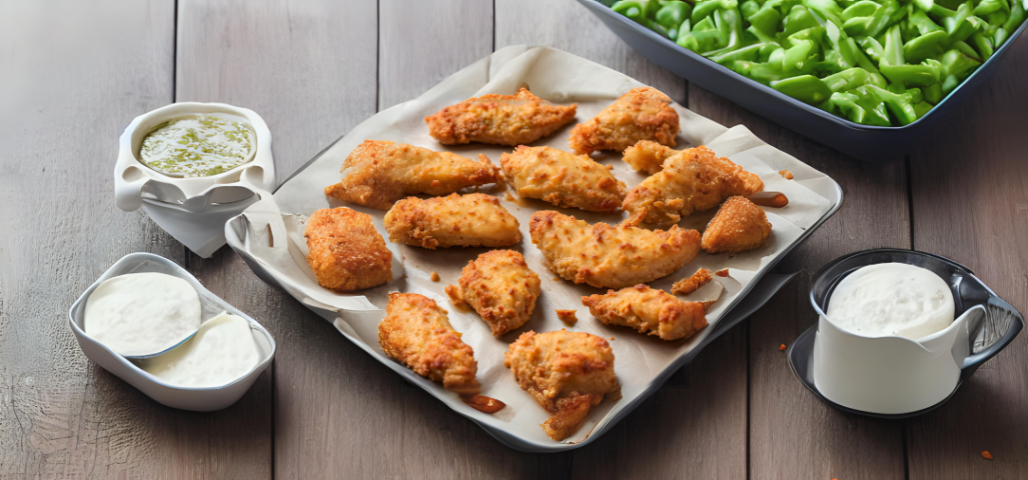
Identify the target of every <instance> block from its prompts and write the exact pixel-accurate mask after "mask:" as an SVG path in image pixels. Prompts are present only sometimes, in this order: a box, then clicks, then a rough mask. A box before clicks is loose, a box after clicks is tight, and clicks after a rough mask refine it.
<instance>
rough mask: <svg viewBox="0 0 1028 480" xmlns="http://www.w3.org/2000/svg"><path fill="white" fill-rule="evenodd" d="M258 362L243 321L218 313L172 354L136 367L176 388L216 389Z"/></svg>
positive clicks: (254, 346)
mask: <svg viewBox="0 0 1028 480" xmlns="http://www.w3.org/2000/svg"><path fill="white" fill-rule="evenodd" d="M259 361H260V354H259V353H258V352H257V342H255V341H254V339H253V333H251V332H250V322H247V321H246V319H243V318H240V317H237V316H235V315H231V314H228V313H221V314H220V315H218V316H216V317H214V318H212V319H210V320H207V321H206V322H204V323H203V325H201V326H200V331H199V332H197V333H196V336H194V337H193V338H191V339H189V341H187V342H186V343H183V344H182V345H180V346H178V347H176V348H175V349H174V350H172V351H170V352H168V353H165V354H164V355H160V356H157V357H153V358H147V359H145V360H142V361H141V362H140V367H141V368H142V369H143V370H146V371H147V372H148V373H150V374H151V375H153V376H155V377H157V378H160V379H161V380H163V381H164V382H165V383H167V384H169V385H174V386H177V387H220V386H222V385H226V384H229V383H232V381H234V380H236V379H238V378H241V377H242V376H244V375H246V374H247V373H250V371H251V370H253V367H255V366H256V365H257V363H258V362H259Z"/></svg>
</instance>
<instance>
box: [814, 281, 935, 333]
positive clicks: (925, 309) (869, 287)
mask: <svg viewBox="0 0 1028 480" xmlns="http://www.w3.org/2000/svg"><path fill="white" fill-rule="evenodd" d="M953 315H954V306H953V293H952V292H951V291H950V288H949V285H947V284H946V282H945V281H943V279H942V278H940V277H939V276H938V275H936V274H935V273H932V271H931V270H927V269H924V268H921V267H916V266H914V265H907V264H905V263H882V264H878V265H869V266H866V267H863V268H860V269H858V270H857V271H855V272H853V273H851V274H850V275H849V276H847V277H846V278H844V279H842V281H841V282H839V285H837V286H836V287H835V291H834V292H833V293H832V296H831V298H830V299H829V304H828V312H827V316H828V320H829V321H831V322H832V324H834V325H835V326H836V327H839V328H840V329H842V330H845V331H847V332H850V333H854V334H857V335H862V336H865V337H888V336H896V337H904V338H909V339H911V340H918V339H921V338H924V337H926V336H928V335H931V334H933V333H936V332H939V331H942V330H945V329H946V327H949V326H950V324H952V323H953Z"/></svg>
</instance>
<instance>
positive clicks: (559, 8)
mask: <svg viewBox="0 0 1028 480" xmlns="http://www.w3.org/2000/svg"><path fill="white" fill-rule="evenodd" d="M513 44H537V45H549V46H553V47H556V48H560V49H563V50H566V51H568V52H571V53H574V54H577V55H580V56H583V57H585V58H588V59H591V60H593V61H596V62H598V63H601V64H603V65H606V66H609V67H611V68H614V69H617V70H619V71H621V72H624V73H626V74H628V75H630V76H632V77H634V78H636V79H638V80H640V81H642V82H643V83H648V84H651V85H653V86H654V87H656V88H658V89H660V90H662V91H664V92H666V93H668V94H669V95H670V96H671V97H673V98H674V99H675V100H676V101H678V102H679V103H681V104H682V105H684V106H686V107H687V108H689V109H692V110H693V111H696V112H698V113H700V114H702V115H705V116H707V117H709V118H711V119H713V120H715V121H717V122H720V123H722V124H724V125H727V126H732V125H736V124H740V123H741V124H744V125H746V126H747V127H749V128H750V129H751V130H752V131H753V132H754V133H755V134H756V135H758V136H759V137H761V138H762V139H764V140H765V141H767V142H768V143H770V144H772V145H774V146H776V147H778V148H780V149H782V150H784V151H786V152H789V153H791V154H792V155H794V156H796V157H797V158H799V159H801V160H802V161H804V162H806V163H808V164H810V165H812V166H813V167H814V168H817V169H819V170H821V171H823V172H825V173H827V174H828V175H830V176H832V177H833V178H835V179H836V180H837V181H838V182H839V183H840V184H841V185H842V187H843V190H844V191H845V195H846V200H845V204H844V205H843V207H842V209H841V210H839V212H838V213H836V214H835V216H834V217H833V218H832V219H830V220H829V221H828V222H827V223H825V224H824V226H822V227H821V228H820V229H819V230H818V231H816V232H815V233H814V234H813V235H812V236H811V237H810V238H809V240H807V241H806V243H805V244H803V245H802V246H801V247H799V248H797V249H796V250H795V251H793V252H792V253H791V254H790V255H789V256H788V257H787V258H786V259H784V261H782V262H781V264H780V266H779V267H777V270H778V271H782V272H795V271H798V272H800V274H799V276H798V277H797V280H795V281H793V282H792V283H791V284H790V285H788V286H787V287H786V288H785V289H784V290H783V291H782V292H780V293H779V294H778V295H777V296H776V297H775V298H774V299H773V300H771V301H770V303H769V304H768V305H767V306H765V307H764V308H763V310H761V311H760V312H759V313H757V314H755V315H753V317H751V318H750V319H749V320H748V321H747V322H743V323H742V324H740V325H739V326H737V327H735V328H733V329H732V330H730V331H729V332H727V333H726V334H725V335H723V336H722V337H721V338H719V339H718V340H717V341H715V342H714V343H713V344H712V345H710V346H709V347H707V348H706V349H705V350H704V351H703V353H702V354H701V355H699V357H698V358H697V359H696V361H695V362H693V363H692V364H691V365H689V366H687V367H686V368H683V369H682V370H681V371H679V372H678V373H677V374H675V375H674V376H673V377H672V379H671V380H670V381H669V382H668V383H667V384H666V385H665V386H664V387H663V388H662V389H660V391H659V392H657V393H656V394H655V395H653V396H652V397H651V398H650V399H648V400H647V401H646V402H645V403H643V404H642V405H641V406H640V407H639V408H638V409H637V410H635V411H634V412H633V413H632V414H631V415H629V416H628V417H627V418H625V419H624V420H623V421H622V422H621V423H620V424H618V425H617V426H616V427H615V428H613V429H612V430H611V431H610V432H609V433H607V434H606V435H605V436H603V437H602V438H600V439H598V440H597V441H596V442H594V443H593V444H591V445H589V446H587V447H585V448H581V449H578V450H575V451H573V452H570V453H566V454H547V455H539V454H525V453H520V452H516V451H513V450H510V449H508V448H506V447H504V446H502V445H501V444H499V443H498V442H497V441H495V440H494V439H492V438H491V437H490V436H489V435H488V434H487V433H486V432H485V431H483V430H482V429H480V428H479V427H477V426H476V425H475V424H473V423H472V422H470V421H468V420H466V419H464V418H463V417H460V416H459V415H457V414H455V413H453V412H451V411H450V410H449V409H447V408H446V407H444V406H443V404H442V403H440V402H438V401H435V400H434V399H432V398H431V397H430V396H429V395H428V394H426V393H425V392H423V391H421V390H420V389H418V388H416V387H413V386H411V385H409V384H407V383H406V382H404V381H403V380H402V379H401V378H400V377H399V376H397V375H395V374H393V373H392V372H390V371H389V370H388V369H387V368H385V367H384V366H382V365H380V364H379V363H378V362H376V361H374V360H373V359H372V358H371V357H370V356H368V355H367V354H365V353H364V352H362V351H361V350H360V349H358V348H357V347H356V346H354V345H352V344H351V343H350V342H348V341H347V340H346V339H344V338H343V337H342V335H339V334H338V333H337V332H336V331H335V329H334V328H333V327H332V326H331V325H330V324H329V323H328V322H325V321H323V320H322V319H321V318H319V317H317V316H316V315H315V314H314V313H312V312H310V311H308V310H307V309H306V308H304V307H303V306H301V305H300V304H299V303H298V302H297V301H295V300H294V299H293V298H291V297H289V296H288V295H287V294H285V293H284V292H282V291H280V290H277V289H274V288H271V287H269V286H268V285H266V284H264V283H263V282H261V281H260V280H258V279H257V277H255V276H254V275H253V274H252V273H251V272H250V270H249V269H248V268H247V267H246V266H245V265H244V263H243V262H242V260H241V259H240V258H239V257H238V256H237V255H236V254H235V253H234V252H232V251H231V250H230V249H228V248H227V247H226V248H222V249H221V250H220V251H218V252H217V253H216V254H215V255H214V256H213V258H210V259H201V258H199V257H197V256H196V255H194V254H192V253H191V252H189V251H187V250H186V249H185V248H184V247H183V246H182V245H181V244H180V243H178V242H177V241H175V240H174V239H173V238H172V237H171V236H170V235H168V234H167V233H165V232H164V231H163V230H161V229H160V228H159V227H157V226H156V225H155V224H154V223H153V222H152V221H150V220H149V219H148V218H147V217H146V215H145V214H144V213H143V212H142V211H137V212H132V213H126V212H123V211H121V210H118V209H117V208H116V207H115V204H114V195H113V194H114V189H113V181H112V178H111V171H112V166H113V164H114V161H115V158H116V153H117V139H118V136H119V134H120V133H121V130H122V128H124V126H125V125H127V124H128V123H129V121H131V120H132V118H133V117H135V116H137V115H140V114H142V113H145V112H147V111H149V110H152V109H154V108H157V107H160V106H163V105H166V104H169V103H172V102H176V101H218V102H226V103H230V104H234V105H239V106H244V107H248V108H251V109H253V110H255V111H257V112H259V113H260V114H261V116H263V117H264V119H265V120H266V121H267V123H268V125H269V127H270V128H271V131H272V133H273V135H274V138H275V143H274V156H275V159H276V162H277V164H276V169H277V173H278V178H279V180H280V181H281V180H283V179H285V178H286V177H287V176H288V175H289V174H290V173H292V172H293V171H294V170H295V169H296V168H298V167H299V166H301V165H302V164H303V163H304V162H306V161H307V160H308V159H310V158H311V157H312V156H313V155H315V154H316V153H317V152H318V151H320V150H321V149H322V148H324V147H325V146H326V145H328V144H329V143H330V142H332V141H333V140H335V139H336V138H338V137H339V136H340V135H342V134H343V133H345V132H346V131H348V130H349V129H350V128H352V127H353V126H355V125H356V124H358V123H359V122H361V121H363V120H364V119H366V118H368V117H369V116H371V115H373V114H374V113H375V112H376V111H379V110H382V109H385V108H387V107H389V106H392V105H394V104H396V103H399V102H403V101H405V100H408V99H411V98H414V97H416V96H418V95H420V94H421V93H422V92H424V91H425V90H427V89H428V88H430V87H432V86H433V85H435V84H436V83H438V82H439V81H440V80H442V79H443V78H445V77H446V76H448V75H450V74H451V73H453V72H455V71H457V70H459V69H460V68H462V67H465V66H467V65H468V64H470V63H472V62H474V61H475V60H477V59H479V58H482V57H484V56H486V55H488V54H489V53H490V52H492V51H493V50H494V49H497V48H501V47H504V46H507V45H513ZM1012 50H1013V51H1012V52H1010V53H1009V54H1008V56H1007V57H1006V58H1005V59H1004V62H1003V64H1002V65H1001V66H1000V68H999V71H998V72H997V74H996V76H995V77H994V78H993V79H992V80H991V81H990V82H989V83H987V84H986V85H985V86H984V87H982V88H981V89H980V90H978V92H977V93H975V94H974V95H973V96H972V97H971V98H970V99H969V100H968V101H967V102H965V103H964V104H962V105H960V106H959V108H957V109H956V111H955V112H954V113H953V114H952V115H951V116H949V117H948V118H947V119H946V120H945V121H944V122H942V125H940V126H939V127H938V128H937V129H936V130H935V131H934V132H933V133H932V134H931V136H930V138H927V139H925V141H924V143H923V146H922V147H921V148H919V149H918V150H916V151H915V152H914V153H912V154H911V155H909V156H908V158H906V159H905V160H904V161H899V162H894V163H889V164H884V165H874V164H865V163H858V162H856V161H854V160H852V159H850V158H848V157H847V156H846V155H845V154H844V153H840V152H838V151H835V150H833V149H831V148H828V147H825V146H822V145H819V144H817V143H814V142H812V141H810V140H807V139H805V138H803V137H802V136H800V135H797V134H795V133H793V132H791V131H789V130H786V129H784V128H782V127H780V126H778V125H776V124H774V123H772V122H769V121H766V120H764V119H762V118H761V117H758V116H756V115H754V114H752V113H750V112H748V111H746V110H743V109H741V108H740V107H738V106H736V105H734V104H733V103H732V102H730V101H728V100H725V99H723V98H721V97H718V96H716V95H713V94H711V93H708V92H706V91H704V90H702V89H700V88H698V87H696V86H692V85H689V84H688V83H687V82H685V81H683V80H681V79H679V78H677V77H675V76H674V75H672V74H670V73H669V72H667V71H666V70H664V69H662V68H660V67H658V66H655V65H653V64H651V63H650V62H648V61H647V60H646V59H645V58H643V57H642V56H641V55H639V54H638V53H636V52H634V51H633V50H632V49H630V48H629V47H628V46H627V45H625V44H624V43H623V42H621V41H620V40H619V39H617V38H616V37H615V36H614V35H613V34H612V33H611V32H610V31H608V30H607V29H606V28H604V27H603V25H601V24H600V22H599V21H598V20H597V19H596V18H594V17H593V16H592V15H591V14H589V13H588V12H587V11H586V10H585V8H583V7H582V6H581V5H579V4H578V3H577V2H574V1H572V0H493V1H489V0H450V1H443V0H378V1H377V2H376V1H375V0H347V1H336V0H310V1H287V0H281V1H259V2H256V1H243V0H237V1H232V0H218V1H202V0H178V1H177V2H176V1H175V0H149V1H142V0H140V1H132V0H125V1H120V2H118V1H94V2H88V4H87V3H86V2H75V1H67V2H43V1H39V2H24V1H23V2H18V1H3V2H0V132H2V133H0V225H2V228H3V232H2V233H0V478H3V479H8V478H11V479H21V478H65V477H67V478H218V479H221V478H243V479H247V480H258V479H264V478H271V477H275V478H298V479H306V478H583V479H586V478H588V479H594V478H600V479H603V478H643V479H656V478H684V477H688V478H717V479H737V478H738V479H741V478H752V479H788V480H792V479H825V480H828V479H831V478H838V479H839V480H856V479H875V480H877V479H911V480H920V479H926V480H927V479H932V480H937V479H988V480H994V479H1014V478H1028V369H1026V368H1025V364H1026V362H1028V335H1021V336H1020V337H1019V338H1018V339H1017V340H1016V341H1015V342H1014V343H1013V344H1012V345H1011V346H1010V347H1008V348H1007V349H1006V350H1005V351H1004V352H1003V353H1001V354H1000V355H999V356H997V357H996V358H995V359H994V360H992V361H990V362H989V363H987V364H986V365H985V366H984V367H983V368H982V369H981V370H979V372H978V373H977V374H976V375H975V376H974V377H973V378H972V379H971V380H970V381H969V382H968V383H967V384H965V386H963V387H962V388H961V390H960V391H959V392H958V393H957V394H956V395H955V396H954V398H953V399H952V400H951V401H950V402H949V403H948V404H946V405H945V406H943V407H942V408H939V409H938V410H935V411H933V412H931V413H929V414H926V415H923V416H920V417H917V418H915V419H911V420H907V421H882V420H875V419H869V418H863V417H859V416H854V415H849V414H844V413H841V412H839V411H836V410H834V409H832V408H830V407H827V406H826V405H824V404H822V403H821V402H820V401H818V400H817V399H816V398H814V397H813V396H812V395H811V394H810V393H809V392H807V391H806V390H805V389H804V388H803V387H802V386H801V385H800V384H799V383H798V382H797V380H796V379H795V378H794V377H793V375H792V373H791V372H790V371H789V367H788V365H787V363H786V359H785V356H784V355H783V353H782V352H780V351H779V349H778V346H779V345H780V344H783V343H785V344H789V343H791V342H792V341H793V340H794V339H795V338H796V337H797V336H798V335H799V334H800V333H801V332H802V331H803V330H805V329H806V328H808V327H810V326H811V325H813V324H814V322H815V320H816V316H815V314H814V312H813V310H812V309H811V308H810V306H809V304H808V302H807V292H808V288H809V284H810V278H811V275H812V273H813V272H815V271H816V270H817V269H818V268H819V267H820V266H822V265H823V264H825V263H826V262H828V261H830V260H831V259H833V258H835V257H837V256H839V255H842V254H845V253H848V252H853V251H857V250H863V249H867V248H874V247H902V248H914V249H918V250H923V251H927V252H932V253H937V254H941V255H944V256H946V257H949V258H951V259H954V260H956V261H957V262H960V263H963V264H965V265H967V266H969V267H970V268H971V269H973V270H974V271H975V272H976V273H977V274H978V275H979V276H980V277H981V278H982V279H983V280H984V281H985V282H986V283H987V284H989V285H991V286H992V287H993V288H994V289H995V290H996V292H997V293H998V294H999V295H1000V296H1002V297H1003V298H1005V299H1006V300H1008V301H1009V302H1010V303H1012V304H1013V305H1014V306H1015V307H1017V308H1018V309H1019V310H1021V311H1028V243H1026V240H1025V239H1026V238H1028V159H1026V158H1025V153H1024V152H1025V151H1028V87H1026V85H1028V84H1026V82H1025V78H1028V39H1026V38H1021V39H1020V40H1019V41H1017V42H1016V44H1015V45H1013V46H1012ZM136 251H146V252H153V253H156V254H159V255H163V256H165V257H167V258H170V259H172V260H174V261H176V262H178V263H180V264H182V265H184V266H186V267H187V268H188V269H189V270H190V271H192V272H193V273H194V274H196V275H197V277H199V278H200V279H201V281H203V283H204V284H205V285H206V286H207V287H208V288H209V289H211V290H212V291H213V292H214V293H215V294H218V295H220V296H221V297H223V298H225V299H226V300H228V301H229V302H230V303H232V304H234V305H235V306H237V307H238V308H240V309H241V310H243V311H245V312H248V313H250V314H251V315H252V316H253V317H255V318H257V319H258V320H259V321H261V322H262V323H263V324H264V326H265V327H267V328H268V330H269V331H270V332H271V333H272V335H273V336H274V337H275V339H276V341H277V342H278V354H277V357H276V359H275V362H274V364H273V366H272V368H269V369H268V370H267V371H266V372H265V373H264V374H263V375H261V377H260V378H259V379H258V380H257V383H256V384H255V385H254V386H253V388H252V389H251V390H250V391H249V392H248V393H247V394H246V395H245V396H244V397H243V399H242V400H241V401H239V403H237V404H235V405H233V406H232V407H229V408H228V409H226V410H223V411H220V412H214V413H193V412H185V411H179V410H173V409H170V408H166V407H164V406H162V405H159V404H157V403H156V402H154V401H152V400H150V399H149V398H147V397H146V396H144V395H143V394H142V393H140V392H139V391H137V390H135V389H134V388H132V387H130V386H129V385H127V384H126V383H125V382H123V381H121V380H120V379H118V378H116V377H114V376H113V375H111V374H109V373H108V372H106V371H105V370H103V369H101V368H99V367H98V366H97V365H96V364H93V363H92V362H90V361H89V360H87V359H86V358H85V357H84V356H83V355H82V353H81V351H80V350H79V347H78V345H77V344H76V342H75V340H74V338H73V336H72V334H71V332H70V330H69V329H68V327H67V320H66V318H67V317H66V312H67V310H68V308H69V306H70V305H71V303H72V302H73V301H74V299H75V298H76V297H77V296H78V295H79V294H80V293H81V292H82V290H83V289H85V288H86V287H87V286H88V285H89V284H90V283H92V282H93V280H94V279H95V278H96V277H98V276H99V275H100V274H101V273H102V272H103V271H104V270H105V269H106V268H107V267H108V266H110V265H111V264H112V263H113V262H114V261H116V260H117V259H118V258H120V257H121V256H123V255H125V254H127V253H130V252H136ZM983 450H988V451H990V452H992V454H993V455H994V457H995V458H994V459H993V460H986V459H983V458H982V457H981V455H980V452H981V451H983Z"/></svg>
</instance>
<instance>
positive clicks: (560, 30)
mask: <svg viewBox="0 0 1028 480" xmlns="http://www.w3.org/2000/svg"><path fill="white" fill-rule="evenodd" d="M516 44H528V45H548V46H552V47H555V48H559V49H562V50H565V51H567V52H570V53H573V54H575V55H579V56H582V57H585V58H588V59H590V60H592V61H595V62H597V63H600V64H601V65H606V66H608V67H610V68H613V69H615V70H618V71H621V72H623V73H625V74H626V75H629V76H631V77H633V78H635V79H637V80H639V81H641V82H643V83H646V84H649V85H652V86H653V87H655V88H657V89H659V90H661V91H663V92H664V93H666V94H668V95H669V96H670V97H672V98H674V99H675V100H676V101H678V102H679V103H682V104H686V103H687V100H688V99H687V98H686V91H687V88H686V84H685V82H684V81H683V80H682V79H680V78H678V77H675V76H674V75H673V74H671V73H670V72H668V71H667V70H664V69H663V68H661V67H659V66H656V65H654V64H652V63H650V62H649V61H648V60H646V59H645V58H644V57H643V56H642V55H640V54H639V53H637V52H635V51H634V50H632V49H631V48H630V47H628V46H627V45H625V44H624V42H622V41H621V40H619V39H618V38H617V36H615V35H614V34H613V33H612V32H611V31H609V30H607V28H606V27H604V26H603V24H602V23H600V21H599V20H598V19H597V18H596V17H595V16H593V15H592V14H590V13H589V12H588V10H586V9H585V7H583V6H581V5H579V4H578V3H577V2H572V1H561V2H552V1H546V0H532V1H521V0H497V2H496V47H497V48H502V47H505V46H508V45H516ZM745 360H746V335H745V327H742V328H734V329H732V330H731V331H729V332H728V333H726V334H725V336H724V337H723V338H720V339H718V340H717V341H715V342H714V343H713V344H711V345H709V346H708V347H706V348H705V349H704V351H703V353H702V354H701V355H700V356H699V357H698V358H697V359H696V361H695V362H693V363H692V364H691V365H689V366H688V367H686V368H683V369H682V370H681V371H679V372H678V373H676V374H675V375H674V376H673V377H672V378H671V380H670V381H669V382H668V383H667V385H665V387H664V388H662V389H660V390H659V391H658V392H657V393H655V394H654V395H653V396H652V397H650V398H649V399H647V400H646V401H645V402H644V403H643V404H642V405H640V406H639V408H638V409H637V410H635V411H634V412H633V413H632V414H631V415H629V416H628V417H627V418H625V419H624V420H622V421H621V423H620V424H618V425H617V426H616V427H614V429H612V430H611V431H610V432H608V433H606V434H605V435H604V437H603V438H600V439H599V440H597V441H596V443H594V444H592V445H590V446H587V447H584V448H582V449H579V450H575V451H574V452H572V453H571V457H572V463H571V467H572V477H573V478H676V477H680V476H682V475H683V474H685V473H686V472H687V473H688V476H689V478H744V477H745V475H746V362H745Z"/></svg>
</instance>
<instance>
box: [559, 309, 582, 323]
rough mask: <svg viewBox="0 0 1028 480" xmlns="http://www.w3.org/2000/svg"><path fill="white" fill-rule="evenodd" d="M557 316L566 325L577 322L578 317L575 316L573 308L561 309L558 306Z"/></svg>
mask: <svg viewBox="0 0 1028 480" xmlns="http://www.w3.org/2000/svg"><path fill="white" fill-rule="evenodd" d="M557 318H559V319H560V321H562V322H564V323H565V324H567V325H568V326H571V325H574V324H575V323H576V322H578V317H577V316H575V311H574V310H561V309H559V308H558V309H557Z"/></svg>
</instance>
